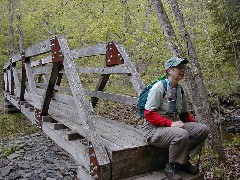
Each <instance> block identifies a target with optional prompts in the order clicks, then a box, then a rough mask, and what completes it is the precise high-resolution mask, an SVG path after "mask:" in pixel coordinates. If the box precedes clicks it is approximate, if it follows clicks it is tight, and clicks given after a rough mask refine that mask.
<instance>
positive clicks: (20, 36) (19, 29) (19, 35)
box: [15, 0, 24, 52]
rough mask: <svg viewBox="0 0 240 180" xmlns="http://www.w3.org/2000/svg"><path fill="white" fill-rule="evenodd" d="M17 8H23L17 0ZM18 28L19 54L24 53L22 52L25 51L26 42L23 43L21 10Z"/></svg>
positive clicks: (18, 16) (18, 14)
mask: <svg viewBox="0 0 240 180" xmlns="http://www.w3.org/2000/svg"><path fill="white" fill-rule="evenodd" d="M15 6H17V7H18V9H20V6H21V1H19V0H17V1H15ZM17 20H18V22H17V27H18V38H19V52H22V50H23V49H24V42H23V31H22V26H21V23H22V16H21V10H19V11H18V12H17Z"/></svg>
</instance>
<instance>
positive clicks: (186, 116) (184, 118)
mask: <svg viewBox="0 0 240 180" xmlns="http://www.w3.org/2000/svg"><path fill="white" fill-rule="evenodd" d="M179 118H180V119H181V120H182V122H196V119H194V118H193V117H192V116H191V114H190V113H189V112H184V113H181V114H180V115H179Z"/></svg>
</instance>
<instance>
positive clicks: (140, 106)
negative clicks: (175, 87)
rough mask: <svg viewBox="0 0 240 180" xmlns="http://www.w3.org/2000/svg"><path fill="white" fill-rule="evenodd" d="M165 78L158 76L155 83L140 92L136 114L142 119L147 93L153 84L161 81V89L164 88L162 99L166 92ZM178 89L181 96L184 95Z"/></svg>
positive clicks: (164, 76)
mask: <svg viewBox="0 0 240 180" xmlns="http://www.w3.org/2000/svg"><path fill="white" fill-rule="evenodd" d="M166 77H167V76H166V75H163V76H159V77H158V78H157V79H156V80H155V81H153V82H152V83H151V84H149V85H148V86H147V87H145V88H144V89H143V91H142V92H141V94H140V96H139V98H138V103H137V108H138V114H139V116H140V117H144V110H145V104H146V102H147V98H148V93H149V91H150V89H151V88H152V87H153V85H154V84H156V83H157V82H159V81H161V82H162V83H163V88H164V92H163V97H165V95H166V91H167V81H166ZM180 88H181V94H182V95H183V94H184V91H183V88H182V87H181V86H180Z"/></svg>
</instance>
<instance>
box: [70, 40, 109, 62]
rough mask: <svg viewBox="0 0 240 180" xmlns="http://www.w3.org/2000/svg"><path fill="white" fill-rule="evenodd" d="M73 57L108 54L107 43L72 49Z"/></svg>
mask: <svg viewBox="0 0 240 180" xmlns="http://www.w3.org/2000/svg"><path fill="white" fill-rule="evenodd" d="M70 53H71V56H72V58H73V59H76V58H81V57H88V56H96V55H103V54H106V43H101V44H97V45H94V46H88V47H84V48H81V49H73V50H71V52H70Z"/></svg>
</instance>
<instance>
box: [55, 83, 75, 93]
mask: <svg viewBox="0 0 240 180" xmlns="http://www.w3.org/2000/svg"><path fill="white" fill-rule="evenodd" d="M54 89H55V90H57V91H60V92H65V93H70V94H71V93H72V91H71V88H69V87H63V86H58V85H55V87H54Z"/></svg>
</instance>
